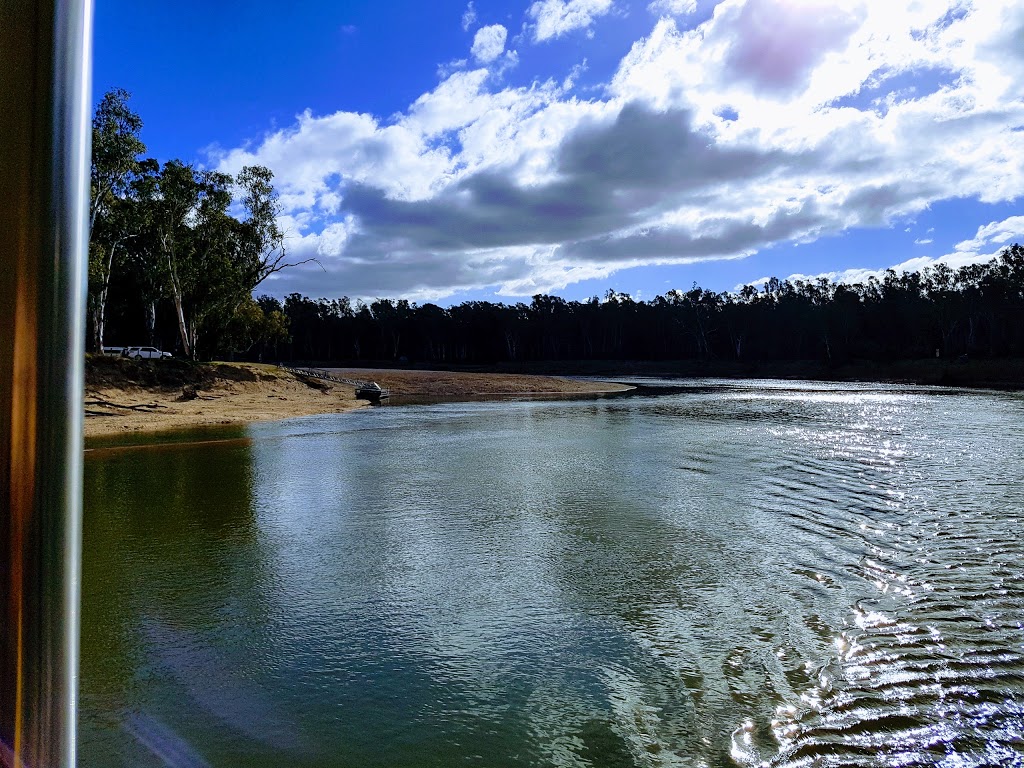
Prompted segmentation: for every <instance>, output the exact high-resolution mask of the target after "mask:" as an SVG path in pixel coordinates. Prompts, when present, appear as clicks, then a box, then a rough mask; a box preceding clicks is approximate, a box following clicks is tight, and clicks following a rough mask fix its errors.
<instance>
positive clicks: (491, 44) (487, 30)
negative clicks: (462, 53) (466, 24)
mask: <svg viewBox="0 0 1024 768" xmlns="http://www.w3.org/2000/svg"><path fill="white" fill-rule="evenodd" d="M507 37H508V30H507V29H505V28H504V27H503V26H501V24H491V25H490V26H487V27H480V29H478V30H477V31H476V35H475V36H474V37H473V48H472V49H471V51H470V53H472V54H473V58H474V59H476V60H477V61H479V62H480V63H481V64H489V63H491V62H492V61H494V60H495V59H496V58H498V57H499V56H501V54H502V53H504V51H505V39H506V38H507Z"/></svg>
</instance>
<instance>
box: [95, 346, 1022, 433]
mask: <svg viewBox="0 0 1024 768" xmlns="http://www.w3.org/2000/svg"><path fill="white" fill-rule="evenodd" d="M315 367H316V368H318V369H320V370H323V371H324V372H326V373H329V374H331V375H334V376H337V377H339V378H345V379H349V380H359V381H376V382H378V383H380V384H381V385H382V386H384V387H386V388H388V389H390V390H391V394H392V397H393V399H394V400H396V401H398V402H399V403H413V402H431V401H436V402H451V401H458V400H480V399H488V398H495V399H504V398H517V397H518V398H529V397H548V398H559V397H575V396H598V395H605V394H615V393H621V392H625V391H628V390H630V389H632V387H631V386H630V385H627V384H621V383H617V382H615V379H616V378H625V377H630V378H631V377H644V378H684V379H696V378H723V379H733V380H748V381H750V380H757V379H777V380H806V381H836V382H843V381H846V382H862V383H877V384H916V385H922V386H945V387H962V388H986V389H998V390H1010V391H1017V390H1022V389H1024V360H1016V359H1011V360H971V361H968V362H963V363H961V362H954V361H949V360H907V361H895V362H892V363H868V362H857V363H848V364H846V365H842V366H836V367H827V366H825V365H823V364H821V363H813V362H807V361H803V362H799V361H798V362H782V363H779V362H776V363H758V364H739V363H733V362H728V361H710V362H694V361H685V362H674V363H673V362H670V363H664V362H661V363H654V362H643V361H641V362H636V361H565V362H562V363H557V364H556V363H534V364H528V365H518V366H510V365H499V366H491V367H481V368H477V369H474V368H468V367H464V368H460V369H448V370H445V369H443V368H439V369H430V370H423V369H416V368H390V367H385V366H380V367H374V368H356V367H350V366H347V367H335V366H330V365H322V366H315ZM580 376H586V377H592V379H596V380H591V379H581V378H569V377H580ZM84 405H85V414H86V416H85V437H86V438H87V439H93V438H112V437H114V438H116V437H118V436H124V437H131V436H134V435H158V434H159V433H161V432H167V431H171V430H188V429H194V428H203V427H214V426H229V425H244V424H249V423H255V422H260V421H278V420H282V419H288V418H297V417H301V416H314V415H319V414H327V413H346V412H348V411H352V410H356V409H359V408H367V407H370V406H369V403H367V402H366V401H364V400H357V399H356V397H355V391H354V387H353V386H351V385H350V384H347V383H346V384H341V383H338V382H334V381H330V380H325V379H319V378H308V377H303V376H301V375H296V374H294V373H292V372H290V371H286V370H283V369H281V368H278V366H277V365H272V364H261V363H190V362H187V361H180V360H167V361H130V360H125V359H122V358H110V357H108V358H103V357H93V356H89V357H88V358H87V361H86V391H85V399H84Z"/></svg>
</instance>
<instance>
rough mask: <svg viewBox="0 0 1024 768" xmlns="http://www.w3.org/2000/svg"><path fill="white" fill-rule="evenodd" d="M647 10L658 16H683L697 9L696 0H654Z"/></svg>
mask: <svg viewBox="0 0 1024 768" xmlns="http://www.w3.org/2000/svg"><path fill="white" fill-rule="evenodd" d="M647 10H648V11H650V12H651V13H653V14H657V15H659V16H661V15H668V16H685V15H687V14H690V13H693V12H694V11H696V10H697V0H654V2H653V3H651V4H650V5H648V6H647Z"/></svg>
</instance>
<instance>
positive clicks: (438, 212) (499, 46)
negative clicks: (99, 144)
mask: <svg viewBox="0 0 1024 768" xmlns="http://www.w3.org/2000/svg"><path fill="white" fill-rule="evenodd" d="M95 28H96V36H95V62H96V66H95V72H94V92H95V93H94V95H95V100H97V101H98V99H99V98H100V96H101V95H102V93H103V92H104V91H105V90H107V89H109V88H111V87H123V88H126V89H128V90H129V91H131V93H132V94H133V97H132V105H133V107H134V108H135V109H136V111H138V112H139V114H140V115H141V116H142V118H143V120H144V122H145V128H144V130H143V139H144V141H145V142H146V143H147V145H148V147H149V151H150V153H151V154H152V155H153V156H155V157H158V158H160V159H161V160H167V159H171V158H175V157H177V158H180V159H183V160H185V161H188V162H193V163H195V164H197V165H200V166H203V167H209V168H220V169H222V170H226V171H229V172H237V171H238V170H239V169H240V168H241V167H242V166H244V165H247V164H254V163H259V164H263V165H267V166H268V167H270V168H271V170H272V171H274V174H275V178H276V183H277V186H278V189H279V190H280V192H281V202H282V215H281V224H282V226H283V228H284V229H285V231H286V232H287V236H288V240H287V247H288V249H289V252H290V253H291V254H292V255H293V257H294V258H295V260H302V259H306V258H310V257H315V258H316V259H317V260H318V261H319V263H320V265H321V266H319V267H318V266H316V265H313V264H308V265H305V266H303V267H296V268H294V269H291V270H288V271H287V272H284V273H282V274H281V275H279V276H275V279H272V280H270V281H268V282H266V283H264V285H262V286H260V289H259V292H268V293H273V294H276V295H279V296H281V295H284V294H287V293H289V292H291V291H299V292H302V293H305V294H307V295H311V296H325V297H335V296H340V295H348V296H352V297H364V298H372V297H377V296H386V297H407V298H410V299H413V300H417V301H421V302H422V301H437V302H439V303H442V304H448V303H453V302H458V301H462V300H466V299H487V300H498V301H507V302H514V301H520V300H527V301H528V300H529V298H528V297H529V296H530V295H532V294H534V293H541V292H544V293H556V294H559V295H562V296H565V297H567V298H585V297H588V296H592V295H603V294H604V293H605V292H606V291H607V290H608V289H609V288H611V289H614V290H616V291H619V292H625V293H630V294H633V295H634V296H637V297H639V298H651V297H653V296H654V295H656V294H659V293H664V292H666V291H668V290H670V289H673V288H681V289H684V290H685V289H688V288H689V287H690V286H691V285H692V284H693V283H697V284H699V285H701V286H703V287H706V288H710V289H712V290H732V289H734V288H736V287H737V286H739V285H741V284H744V283H748V282H754V281H757V280H760V279H762V278H766V277H768V276H772V275H774V276H778V277H788V276H795V277H801V276H802V277H815V276H819V275H826V276H829V277H831V278H833V279H846V280H855V279H864V278H865V277H866V276H867V275H868V274H871V273H872V272H873V271H877V270H882V269H885V268H887V267H896V268H900V269H919V268H921V267H923V266H927V265H928V264H931V263H934V262H935V261H936V260H940V261H944V262H946V263H949V264H951V265H952V266H959V265H961V264H965V263H970V262H971V261H977V260H984V259H987V258H989V257H990V256H991V255H992V254H993V253H995V252H997V251H998V250H999V249H1000V248H1001V247H1002V246H1004V245H1007V244H1009V243H1010V242H1016V241H1022V242H1024V204H1022V195H1024V42H1022V41H1024V6H1021V4H1020V3H1018V2H1014V1H1013V0H975V1H974V2H972V1H971V0H918V1H917V2H914V3H905V4H901V3H879V2H874V0H852V1H851V2H848V3H843V4H836V3H833V2H830V1H829V0H723V2H711V0H653V1H652V0H645V1H630V2H627V1H626V0H525V1H520V2H512V1H509V0H493V1H489V0H474V2H473V3H467V2H462V1H460V2H433V3H423V2H412V1H403V2H379V1H373V2H371V1H370V0H366V1H365V2H313V1H311V0H305V1H300V2H293V3H290V4H289V5H288V6H287V10H283V6H281V5H280V4H279V3H269V2H262V1H260V0H249V1H248V2H231V1H228V0H221V1H220V2H217V3H209V2H195V1H194V0H179V1H178V2H175V3H166V2H153V3H137V2H126V1H125V0H97V3H96V27H95Z"/></svg>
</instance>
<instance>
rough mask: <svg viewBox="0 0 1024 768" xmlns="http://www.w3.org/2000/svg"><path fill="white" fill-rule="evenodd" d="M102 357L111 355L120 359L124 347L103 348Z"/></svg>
mask: <svg viewBox="0 0 1024 768" xmlns="http://www.w3.org/2000/svg"><path fill="white" fill-rule="evenodd" d="M103 354H104V355H113V356H114V357H120V356H121V355H123V354H124V347H104V348H103Z"/></svg>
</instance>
